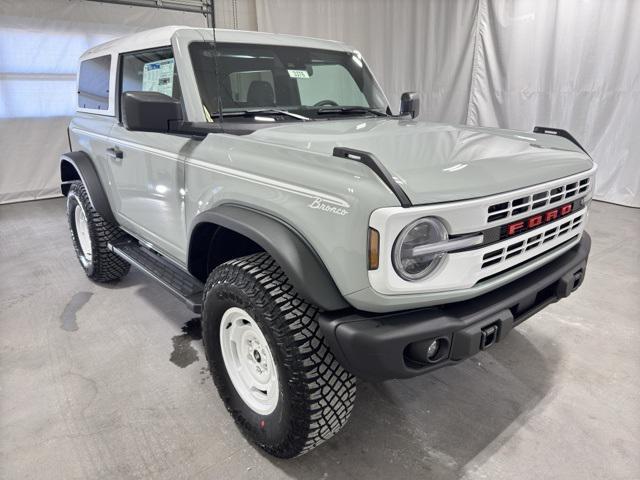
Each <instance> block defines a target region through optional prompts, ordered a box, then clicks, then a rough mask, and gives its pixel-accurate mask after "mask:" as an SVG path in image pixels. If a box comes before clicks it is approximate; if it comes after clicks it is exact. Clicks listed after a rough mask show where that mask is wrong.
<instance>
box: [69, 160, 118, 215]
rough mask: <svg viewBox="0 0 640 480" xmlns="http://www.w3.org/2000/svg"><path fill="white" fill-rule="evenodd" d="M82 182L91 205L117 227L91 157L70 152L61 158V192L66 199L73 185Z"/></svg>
mask: <svg viewBox="0 0 640 480" xmlns="http://www.w3.org/2000/svg"><path fill="white" fill-rule="evenodd" d="M75 180H81V181H82V183H84V187H85V188H86V189H87V194H88V195H89V200H90V201H91V205H92V206H93V208H94V209H95V211H96V212H98V213H99V214H100V215H101V216H102V218H104V219H105V220H106V221H107V222H109V223H113V224H114V225H117V224H118V222H117V221H116V218H115V216H114V215H113V211H112V210H111V206H110V205H109V199H108V197H107V194H106V192H105V191H104V188H103V186H102V182H101V181H100V177H99V176H98V172H97V170H96V167H95V166H94V165H93V161H92V160H91V157H89V155H87V154H86V153H85V152H82V151H77V152H68V153H64V154H63V155H62V156H60V190H61V191H62V194H63V195H64V196H65V197H66V196H67V194H68V193H69V188H70V186H71V183H72V182H73V181H75Z"/></svg>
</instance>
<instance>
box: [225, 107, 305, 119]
mask: <svg viewBox="0 0 640 480" xmlns="http://www.w3.org/2000/svg"><path fill="white" fill-rule="evenodd" d="M256 115H258V116H259V115H285V116H287V117H291V118H296V119H298V120H303V121H306V120H311V119H310V118H309V117H305V116H304V115H299V114H297V113H292V112H288V111H287V110H280V109H278V108H256V109H251V110H239V111H237V112H223V113H222V116H223V117H255V116H256ZM214 116H220V114H215V115H214Z"/></svg>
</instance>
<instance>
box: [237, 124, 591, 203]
mask: <svg viewBox="0 0 640 480" xmlns="http://www.w3.org/2000/svg"><path fill="white" fill-rule="evenodd" d="M249 137H250V138H251V139H254V140H257V141H260V142H267V143H272V144H277V145H281V146H288V147H292V148H296V149H302V150H306V151H310V152H315V153H321V154H326V155H332V153H333V149H334V147H346V148H353V149H357V150H364V151H367V152H369V153H371V154H373V155H375V156H376V157H377V158H378V160H380V161H381V162H382V163H383V164H384V166H385V167H386V168H387V170H389V172H390V173H391V174H392V175H393V177H394V179H395V180H396V182H398V183H399V184H400V186H401V187H402V188H403V190H404V191H405V192H406V194H407V196H408V197H409V199H410V200H411V202H412V203H413V204H414V205H420V204H427V203H435V202H449V201H454V200H464V199H470V198H477V197H483V196H487V195H493V194H497V193H502V192H507V191H511V190H516V189H519V188H524V187H527V186H531V185H536V184H539V183H544V182H547V181H551V180H555V179H558V178H562V177H565V176H569V175H573V174H576V173H580V172H584V171H587V170H589V169H590V168H591V167H592V161H591V159H590V158H589V157H588V156H587V155H586V154H585V153H584V152H582V150H580V149H579V148H578V147H577V146H576V145H574V144H573V143H572V142H570V141H569V140H566V139H564V138H561V137H556V136H554V135H545V134H534V133H524V132H518V131H514V130H502V129H495V128H483V127H469V126H456V125H448V124H439V123H430V122H422V121H413V120H400V119H397V118H358V119H340V120H319V121H310V122H300V123H287V124H286V125H281V126H274V127H273V128H262V129H259V130H257V131H255V132H254V133H252V134H251V135H249ZM344 161H345V162H349V161H353V160H347V159H344Z"/></svg>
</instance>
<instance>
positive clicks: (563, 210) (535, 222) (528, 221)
mask: <svg viewBox="0 0 640 480" xmlns="http://www.w3.org/2000/svg"><path fill="white" fill-rule="evenodd" d="M572 211H573V204H572V203H567V204H566V205H563V206H561V207H558V208H554V209H553V210H547V211H546V212H542V213H539V214H537V215H534V216H533V217H529V218H525V219H524V220H519V221H517V222H513V223H510V224H509V225H507V236H508V237H510V236H512V235H516V234H517V233H522V232H526V231H527V230H531V229H533V228H537V227H539V226H540V225H543V224H545V223H549V222H553V221H554V220H557V219H558V218H560V217H564V216H565V215H568V214H570V213H571V212H572Z"/></svg>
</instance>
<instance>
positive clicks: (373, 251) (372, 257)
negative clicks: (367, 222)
mask: <svg viewBox="0 0 640 480" xmlns="http://www.w3.org/2000/svg"><path fill="white" fill-rule="evenodd" d="M368 242H369V261H368V263H369V265H368V267H369V270H377V269H378V265H379V264H380V234H379V233H378V231H377V230H376V229H375V228H371V227H369V235H368Z"/></svg>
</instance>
